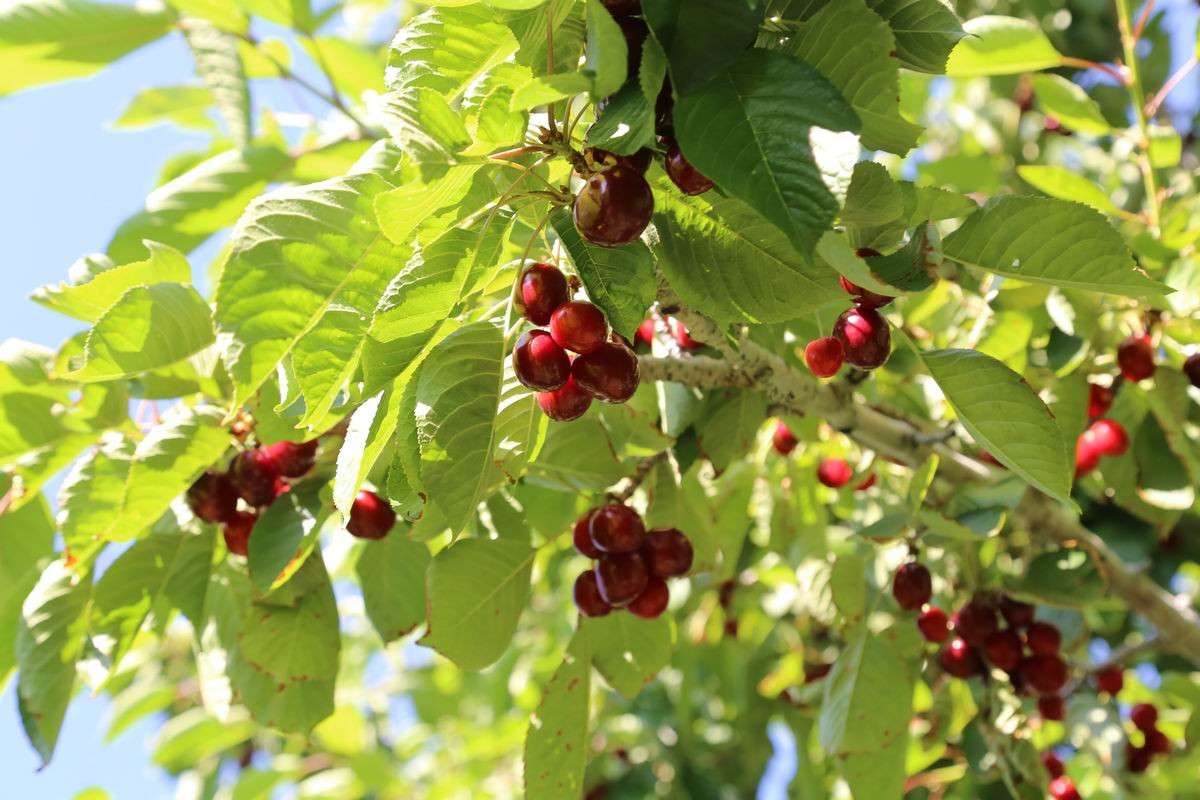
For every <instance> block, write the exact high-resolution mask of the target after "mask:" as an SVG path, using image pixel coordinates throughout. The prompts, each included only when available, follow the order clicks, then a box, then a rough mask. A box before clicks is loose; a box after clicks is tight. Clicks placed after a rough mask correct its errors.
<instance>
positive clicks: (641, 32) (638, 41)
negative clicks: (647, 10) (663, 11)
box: [617, 3, 650, 172]
mask: <svg viewBox="0 0 1200 800" xmlns="http://www.w3.org/2000/svg"><path fill="white" fill-rule="evenodd" d="M632 5H636V3H633V4H632ZM626 13H628V14H637V13H638V11H636V10H635V11H630V12H626ZM617 25H618V26H620V28H621V33H622V34H624V36H625V52H626V53H627V61H626V78H625V80H626V81H630V80H634V81H636V80H637V75H638V72H639V71H640V68H641V66H642V48H643V47H644V46H645V44H646V37H647V36H649V35H650V29H649V28H648V27H646V23H645V22H644V21H643V20H642V19H641V18H640V17H634V16H617ZM645 171H646V170H644V169H643V170H642V172H645Z"/></svg>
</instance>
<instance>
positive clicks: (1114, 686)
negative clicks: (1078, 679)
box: [1096, 665, 1125, 697]
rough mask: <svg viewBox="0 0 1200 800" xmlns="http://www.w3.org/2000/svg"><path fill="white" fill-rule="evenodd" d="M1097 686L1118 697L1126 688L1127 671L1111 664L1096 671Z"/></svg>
mask: <svg viewBox="0 0 1200 800" xmlns="http://www.w3.org/2000/svg"><path fill="white" fill-rule="evenodd" d="M1096 688H1097V689H1099V690H1100V691H1102V692H1104V693H1105V694H1109V695H1112V696H1113V697H1116V696H1117V695H1118V694H1120V693H1121V690H1122V689H1124V688H1125V673H1124V672H1123V671H1122V670H1121V668H1120V667H1118V666H1115V665H1113V666H1109V667H1105V668H1104V669H1102V670H1100V671H1099V672H1097V673H1096Z"/></svg>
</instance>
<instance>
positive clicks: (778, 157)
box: [675, 50, 860, 250]
mask: <svg viewBox="0 0 1200 800" xmlns="http://www.w3.org/2000/svg"><path fill="white" fill-rule="evenodd" d="M859 125H860V122H859V119H858V116H857V115H856V114H855V113H854V110H853V109H852V108H850V106H849V105H848V104H847V103H846V101H845V100H844V99H842V96H841V93H840V92H839V91H838V90H837V88H836V87H835V86H833V84H831V83H829V81H828V80H826V79H825V78H824V77H823V76H822V75H821V74H820V73H819V72H817V71H816V70H815V69H813V68H812V67H810V66H808V65H807V64H805V63H803V62H801V61H798V60H797V59H795V58H793V57H791V56H788V55H785V54H783V53H778V52H773V51H768V50H750V51H748V52H746V53H745V54H743V55H742V56H741V57H740V58H739V59H738V60H737V61H736V62H735V63H734V64H733V65H731V66H730V67H729V68H728V69H727V70H726V71H724V72H722V73H721V74H719V75H718V76H717V77H715V78H713V79H712V80H711V81H709V82H708V83H707V84H705V85H704V86H702V87H700V88H699V89H697V90H696V91H695V92H692V93H689V94H685V95H683V96H682V97H680V98H679V100H678V102H677V104H676V108H675V126H676V131H677V134H678V137H679V144H680V147H681V148H682V150H683V152H684V155H686V156H687V159H688V161H690V162H691V163H692V164H693V165H694V166H695V167H696V169H698V170H700V171H701V172H702V173H704V174H705V175H707V176H708V177H709V178H711V179H712V180H713V181H714V182H715V183H716V184H717V186H719V187H720V188H721V189H722V190H724V191H725V192H727V193H728V194H730V195H732V196H733V197H736V198H737V199H739V200H741V201H743V202H745V203H746V204H747V205H749V206H751V207H752V208H754V209H755V210H756V211H758V212H759V213H760V214H762V215H763V216H764V217H766V218H767V219H768V220H769V221H771V222H772V223H774V224H775V225H776V226H777V227H778V228H779V229H780V230H782V231H783V232H784V233H785V234H787V236H788V238H789V239H790V240H791V241H792V244H793V245H795V246H796V247H797V248H798V249H801V250H805V249H807V248H809V247H811V244H812V242H813V240H814V239H815V234H817V233H819V232H821V231H824V230H826V229H827V228H828V227H829V225H830V223H831V222H832V221H833V218H834V217H835V216H836V214H837V211H838V201H837V199H836V198H835V197H834V195H833V194H832V192H830V190H829V189H828V188H827V187H826V185H825V183H824V181H823V180H822V175H821V170H820V169H819V168H818V166H817V163H816V161H815V159H814V155H813V148H812V146H811V145H810V142H809V134H810V133H811V131H812V129H813V128H814V127H820V128H824V129H826V130H830V131H850V130H857V129H858V127H859Z"/></svg>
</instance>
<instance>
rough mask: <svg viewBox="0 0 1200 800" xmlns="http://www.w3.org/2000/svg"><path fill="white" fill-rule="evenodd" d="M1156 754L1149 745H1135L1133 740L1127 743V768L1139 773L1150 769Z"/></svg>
mask: <svg viewBox="0 0 1200 800" xmlns="http://www.w3.org/2000/svg"><path fill="white" fill-rule="evenodd" d="M1153 758H1154V754H1153V753H1151V752H1150V748H1149V747H1134V746H1133V744H1132V743H1131V742H1126V743H1125V768H1126V769H1127V770H1129V771H1130V772H1132V773H1133V774H1135V775H1137V774H1140V773H1143V772H1145V771H1146V770H1148V769H1150V762H1151V760H1152V759H1153Z"/></svg>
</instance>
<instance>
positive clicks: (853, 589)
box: [829, 552, 869, 623]
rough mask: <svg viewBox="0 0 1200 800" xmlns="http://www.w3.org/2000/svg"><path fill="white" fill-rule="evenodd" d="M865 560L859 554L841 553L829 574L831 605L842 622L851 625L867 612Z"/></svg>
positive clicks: (866, 571)
mask: <svg viewBox="0 0 1200 800" xmlns="http://www.w3.org/2000/svg"><path fill="white" fill-rule="evenodd" d="M868 568H869V565H868V563H867V559H866V558H864V557H863V556H862V554H860V553H853V552H852V553H841V554H839V555H838V556H837V557H836V559H835V560H834V562H833V569H832V570H831V571H830V573H829V589H830V591H831V592H832V594H833V603H834V605H836V606H837V610H838V613H840V614H841V616H842V618H843V620H845V621H846V622H847V623H852V622H855V621H857V620H860V619H862V615H863V613H864V612H865V611H866V610H867V582H866V580H865V578H864V576H865V575H867V574H868Z"/></svg>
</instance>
